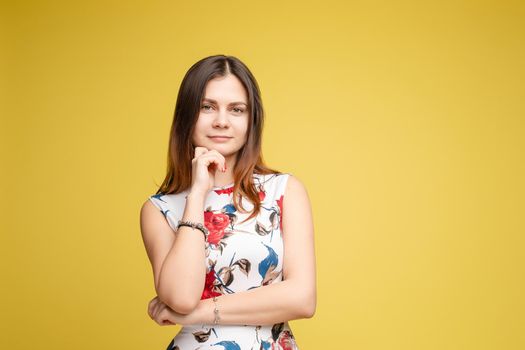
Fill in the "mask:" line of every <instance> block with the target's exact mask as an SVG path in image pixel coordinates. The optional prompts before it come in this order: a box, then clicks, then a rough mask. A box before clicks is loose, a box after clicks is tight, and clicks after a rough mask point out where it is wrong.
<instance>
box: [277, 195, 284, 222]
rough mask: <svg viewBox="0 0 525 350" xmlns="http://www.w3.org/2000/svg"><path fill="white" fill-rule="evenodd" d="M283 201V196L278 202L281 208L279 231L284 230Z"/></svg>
mask: <svg viewBox="0 0 525 350" xmlns="http://www.w3.org/2000/svg"><path fill="white" fill-rule="evenodd" d="M283 200H284V195H281V197H280V198H279V199H278V200H277V205H278V206H279V229H280V230H281V231H282V230H283Z"/></svg>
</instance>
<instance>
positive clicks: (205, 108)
mask: <svg viewBox="0 0 525 350" xmlns="http://www.w3.org/2000/svg"><path fill="white" fill-rule="evenodd" d="M207 107H210V108H211V106H210V105H202V106H201V108H202V109H204V110H205V111H209V109H207Z"/></svg>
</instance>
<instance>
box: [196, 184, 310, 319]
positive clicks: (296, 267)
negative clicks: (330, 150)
mask: <svg viewBox="0 0 525 350" xmlns="http://www.w3.org/2000/svg"><path fill="white" fill-rule="evenodd" d="M281 217H282V220H283V222H282V227H283V231H282V235H283V241H284V262H283V277H284V280H283V281H278V282H277V281H274V282H273V283H272V284H269V285H265V286H261V287H258V288H254V289H250V290H247V291H242V292H237V293H233V294H224V295H221V296H219V297H218V298H217V308H218V309H219V317H220V321H219V323H220V324H237V325H263V324H274V323H277V322H284V321H288V320H293V319H300V318H310V317H312V316H313V315H314V313H315V308H316V272H315V251H314V230H313V220H312V213H311V207H310V201H309V199H308V194H307V192H306V189H305V188H304V186H303V185H302V183H301V182H299V180H298V179H297V178H295V177H292V176H291V175H290V178H289V179H288V183H287V186H286V191H285V195H284V199H283V213H282V216H281ZM213 310H214V303H213V300H212V299H211V298H210V299H204V300H201V301H200V302H199V304H198V305H197V308H196V309H195V311H194V312H195V315H194V316H195V317H193V318H194V319H195V320H196V322H195V323H213V320H214V313H213Z"/></svg>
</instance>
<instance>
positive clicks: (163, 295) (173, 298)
mask: <svg viewBox="0 0 525 350" xmlns="http://www.w3.org/2000/svg"><path fill="white" fill-rule="evenodd" d="M157 295H158V297H159V299H160V300H161V301H162V302H163V303H164V304H166V306H168V307H169V308H170V309H172V310H173V311H175V312H177V313H179V314H182V315H187V314H190V313H192V312H193V310H195V308H196V307H197V305H198V303H199V300H197V301H195V300H193V299H194V298H189V297H187V296H185V295H181V293H168V292H166V291H163V290H159V291H158V293H157Z"/></svg>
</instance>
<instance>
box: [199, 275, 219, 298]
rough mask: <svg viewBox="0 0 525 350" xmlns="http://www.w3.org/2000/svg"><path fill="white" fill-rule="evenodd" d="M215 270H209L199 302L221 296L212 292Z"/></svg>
mask: <svg viewBox="0 0 525 350" xmlns="http://www.w3.org/2000/svg"><path fill="white" fill-rule="evenodd" d="M215 281H216V279H215V270H214V269H211V270H210V272H208V273H207V274H206V281H205V282H204V289H203V290H202V295H201V300H203V299H209V298H213V297H216V296H219V295H221V293H217V292H216V291H214V290H213V287H214V286H215Z"/></svg>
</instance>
